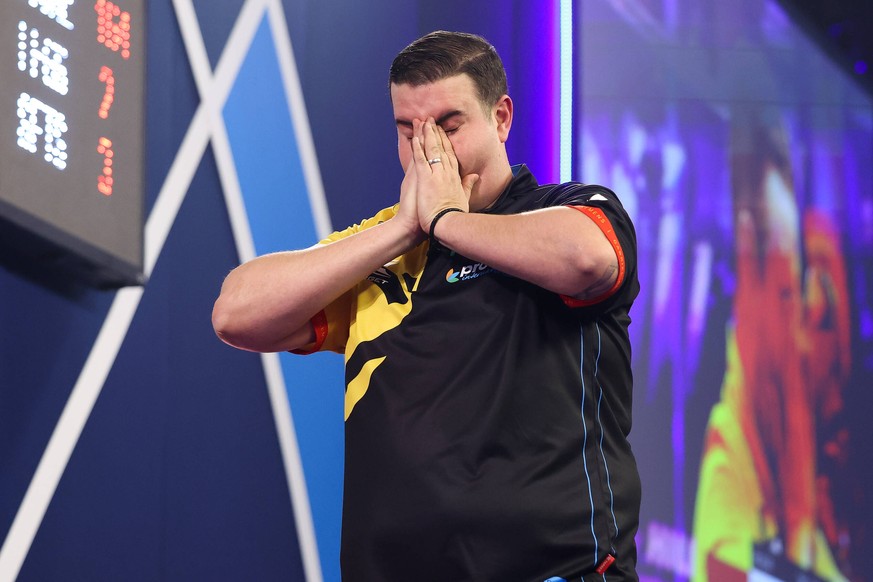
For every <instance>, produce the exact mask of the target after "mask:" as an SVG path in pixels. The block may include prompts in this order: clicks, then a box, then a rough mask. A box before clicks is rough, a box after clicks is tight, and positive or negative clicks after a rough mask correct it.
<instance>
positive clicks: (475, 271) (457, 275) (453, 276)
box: [446, 263, 494, 283]
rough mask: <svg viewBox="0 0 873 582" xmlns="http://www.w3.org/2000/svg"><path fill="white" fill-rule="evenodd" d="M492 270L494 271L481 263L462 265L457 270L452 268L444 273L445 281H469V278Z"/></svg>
mask: <svg viewBox="0 0 873 582" xmlns="http://www.w3.org/2000/svg"><path fill="white" fill-rule="evenodd" d="M492 271H494V269H492V268H491V267H489V266H488V265H485V264H482V263H474V264H472V265H464V266H463V267H461V269H460V270H458V271H456V270H455V269H454V268H452V269H449V272H448V273H446V281H448V282H449V283H457V282H458V281H469V280H470V279H475V278H476V277H481V276H482V275H486V274H488V273H491V272H492Z"/></svg>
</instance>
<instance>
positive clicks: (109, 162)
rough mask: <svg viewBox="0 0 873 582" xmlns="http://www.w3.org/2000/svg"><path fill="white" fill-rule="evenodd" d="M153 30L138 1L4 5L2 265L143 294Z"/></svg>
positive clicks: (0, 28) (0, 11)
mask: <svg viewBox="0 0 873 582" xmlns="http://www.w3.org/2000/svg"><path fill="white" fill-rule="evenodd" d="M143 20H144V15H143V3H142V2H141V1H139V0H137V1H134V0H119V1H118V2H110V1H108V0H89V1H85V0H78V1H77V0H4V1H3V2H0V46H2V51H0V79H2V80H3V81H2V83H0V111H2V114H0V218H2V220H3V223H2V225H3V230H4V231H5V232H4V233H3V235H2V236H0V242H2V246H3V249H2V250H3V251H4V253H7V252H9V251H13V252H20V253H24V254H25V255H26V256H28V257H32V258H33V259H34V260H36V261H40V260H43V259H45V261H46V264H45V265H44V268H46V269H49V268H52V263H58V264H60V263H63V264H64V265H68V266H69V265H72V266H74V269H71V270H74V271H76V272H80V273H81V274H83V275H84V276H85V278H86V279H87V280H88V281H89V282H94V283H97V284H100V285H106V286H121V285H127V284H137V283H139V282H141V273H142V268H143V246H142V244H143V243H142V237H143V190H144V185H143V153H144V140H143V102H144V87H143V79H144V63H145V54H144V47H145V27H144V22H143ZM37 268H38V266H37Z"/></svg>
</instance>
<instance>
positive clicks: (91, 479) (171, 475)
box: [20, 150, 302, 581]
mask: <svg viewBox="0 0 873 582" xmlns="http://www.w3.org/2000/svg"><path fill="white" fill-rule="evenodd" d="M216 184H217V171H216V168H215V164H214V160H213V158H212V156H211V153H210V151H209V150H207V154H206V155H205V157H204V158H203V161H202V162H201V165H200V168H199V170H198V172H197V174H196V176H195V178H194V181H193V183H192V185H191V188H190V190H189V192H188V195H187V196H186V198H185V201H184V203H183V205H182V207H181V209H180V212H179V215H178V217H177V219H176V222H175V223H174V226H173V229H172V231H171V232H170V236H169V238H168V240H167V243H166V246H165V248H164V252H163V253H162V254H161V257H160V259H159V260H158V263H157V266H156V268H155V271H154V272H153V275H152V278H151V280H150V282H149V285H148V287H147V288H146V291H145V294H144V296H143V300H142V302H141V303H140V306H139V310H138V311H137V313H136V315H135V317H134V320H133V322H132V325H131V328H130V331H129V332H128V335H127V338H126V340H125V342H124V344H123V345H122V347H121V351H120V353H119V355H118V357H117V359H116V361H115V364H114V366H113V368H112V371H111V373H110V375H109V377H108V378H107V381H106V383H105V385H104V388H103V391H102V392H101V395H100V398H99V399H98V401H97V403H96V405H95V407H94V411H93V413H92V415H91V417H90V419H89V421H88V424H87V425H86V426H85V430H84V432H83V434H82V437H81V439H80V441H79V443H78V446H77V447H76V450H75V452H74V453H73V456H72V458H71V459H70V463H69V465H68V466H67V470H66V472H65V473H64V476H63V478H62V480H61V483H60V485H59V487H58V490H57V492H56V494H55V497H54V499H53V501H52V504H51V505H50V507H49V510H48V512H47V514H46V517H45V520H44V521H43V524H42V527H41V528H40V530H39V532H38V534H37V537H36V539H35V541H34V544H33V546H32V548H31V551H30V553H29V555H28V557H27V560H26V561H25V564H24V567H23V569H22V573H21V576H20V580H22V581H26V580H132V581H135V580H245V579H250V580H267V579H279V578H281V579H302V565H301V562H300V555H299V549H298V542H297V537H296V533H295V531H294V516H293V513H292V510H291V503H290V499H289V496H288V488H287V485H286V483H285V475H284V468H283V465H282V458H281V454H280V451H279V446H278V442H277V440H276V430H275V426H274V425H273V423H272V422H270V419H271V417H272V414H271V410H270V402H269V398H268V393H267V390H266V387H265V382H264V376H263V371H262V369H261V364H260V358H259V357H258V356H257V355H255V354H250V353H246V352H241V351H239V350H234V349H232V348H229V347H227V346H225V345H224V344H222V343H221V342H220V341H219V340H218V339H217V338H216V337H215V334H214V332H213V331H212V327H211V324H210V311H211V301H210V300H209V298H210V297H214V296H215V293H216V290H217V289H218V286H219V285H220V282H221V278H222V277H223V274H224V273H226V272H227V271H228V270H229V269H230V268H232V267H233V265H234V264H235V263H236V262H237V259H236V248H235V246H234V243H233V240H232V237H231V235H230V229H229V221H228V217H227V213H226V210H225V205H224V200H223V198H222V196H221V193H220V191H219V189H218V188H217V187H216ZM194 231H196V232H197V233H198V236H196V237H190V236H187V234H188V233H191V232H194ZM170 377H172V378H173V381H172V382H168V381H167V378H170Z"/></svg>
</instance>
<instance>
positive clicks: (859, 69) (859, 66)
mask: <svg viewBox="0 0 873 582" xmlns="http://www.w3.org/2000/svg"><path fill="white" fill-rule="evenodd" d="M855 72H856V73H858V74H859V75H863V74H865V73H866V72H867V62H866V61H855Z"/></svg>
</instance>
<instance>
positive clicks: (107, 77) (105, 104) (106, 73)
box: [97, 66, 115, 119]
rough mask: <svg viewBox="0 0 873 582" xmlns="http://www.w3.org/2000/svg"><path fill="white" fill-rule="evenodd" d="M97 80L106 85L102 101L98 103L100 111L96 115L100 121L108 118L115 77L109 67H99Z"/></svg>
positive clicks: (112, 99) (113, 93)
mask: <svg viewBox="0 0 873 582" xmlns="http://www.w3.org/2000/svg"><path fill="white" fill-rule="evenodd" d="M98 79H100V81H101V82H102V83H104V84H105V85H106V88H105V89H104V91H103V101H101V102H100V109H99V110H98V111H97V115H99V116H100V118H101V119H106V118H107V117H109V108H110V107H112V102H113V101H114V100H115V75H113V74H112V69H110V68H109V67H105V66H104V67H100V75H98Z"/></svg>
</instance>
